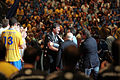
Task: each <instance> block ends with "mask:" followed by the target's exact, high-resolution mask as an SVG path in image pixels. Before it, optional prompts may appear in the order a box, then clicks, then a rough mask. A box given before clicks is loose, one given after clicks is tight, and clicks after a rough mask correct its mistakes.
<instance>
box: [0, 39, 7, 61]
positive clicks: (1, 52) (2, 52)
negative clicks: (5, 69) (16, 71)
mask: <svg viewBox="0 0 120 80" xmlns="http://www.w3.org/2000/svg"><path fill="white" fill-rule="evenodd" d="M5 56H6V47H5V45H4V44H3V43H2V41H1V40H0V61H4V60H5Z"/></svg>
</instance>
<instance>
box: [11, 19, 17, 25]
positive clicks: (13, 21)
mask: <svg viewBox="0 0 120 80" xmlns="http://www.w3.org/2000/svg"><path fill="white" fill-rule="evenodd" d="M15 23H17V19H16V18H14V17H12V18H10V26H13V25H14V24H15Z"/></svg>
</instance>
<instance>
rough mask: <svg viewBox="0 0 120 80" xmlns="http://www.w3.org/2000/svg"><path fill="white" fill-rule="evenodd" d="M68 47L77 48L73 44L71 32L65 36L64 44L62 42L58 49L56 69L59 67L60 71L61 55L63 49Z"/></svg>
mask: <svg viewBox="0 0 120 80" xmlns="http://www.w3.org/2000/svg"><path fill="white" fill-rule="evenodd" d="M70 45H74V46H76V47H77V45H76V44H75V43H74V42H73V34H72V33H71V32H69V33H67V34H66V37H65V42H63V43H62V44H61V46H60V48H59V54H58V58H57V59H58V60H57V67H60V69H62V68H63V66H62V61H61V55H62V54H61V53H62V52H63V51H64V49H65V48H66V47H68V46H70Z"/></svg>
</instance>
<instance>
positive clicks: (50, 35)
mask: <svg viewBox="0 0 120 80" xmlns="http://www.w3.org/2000/svg"><path fill="white" fill-rule="evenodd" d="M49 41H51V42H54V43H56V44H58V45H59V44H60V43H61V42H62V40H61V39H60V38H59V37H58V36H57V35H56V37H55V35H53V33H52V32H50V33H48V34H47V35H46V37H45V43H44V49H45V51H47V52H45V53H47V55H48V56H49V58H50V62H53V61H54V60H55V61H56V55H57V54H58V51H53V50H51V49H49V47H48V42H49Z"/></svg>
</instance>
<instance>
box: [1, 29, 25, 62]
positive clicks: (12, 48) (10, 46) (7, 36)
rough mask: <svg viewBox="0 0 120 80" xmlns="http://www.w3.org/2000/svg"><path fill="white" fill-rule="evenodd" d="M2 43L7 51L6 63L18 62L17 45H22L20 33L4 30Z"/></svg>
mask: <svg viewBox="0 0 120 80" xmlns="http://www.w3.org/2000/svg"><path fill="white" fill-rule="evenodd" d="M2 41H3V43H4V44H5V47H6V49H7V55H6V57H5V59H6V61H10V62H14V61H18V60H20V59H21V57H20V54H19V45H22V44H23V40H22V36H21V33H20V32H17V31H16V30H13V29H11V30H10V29H8V30H5V31H3V32H2Z"/></svg>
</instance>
